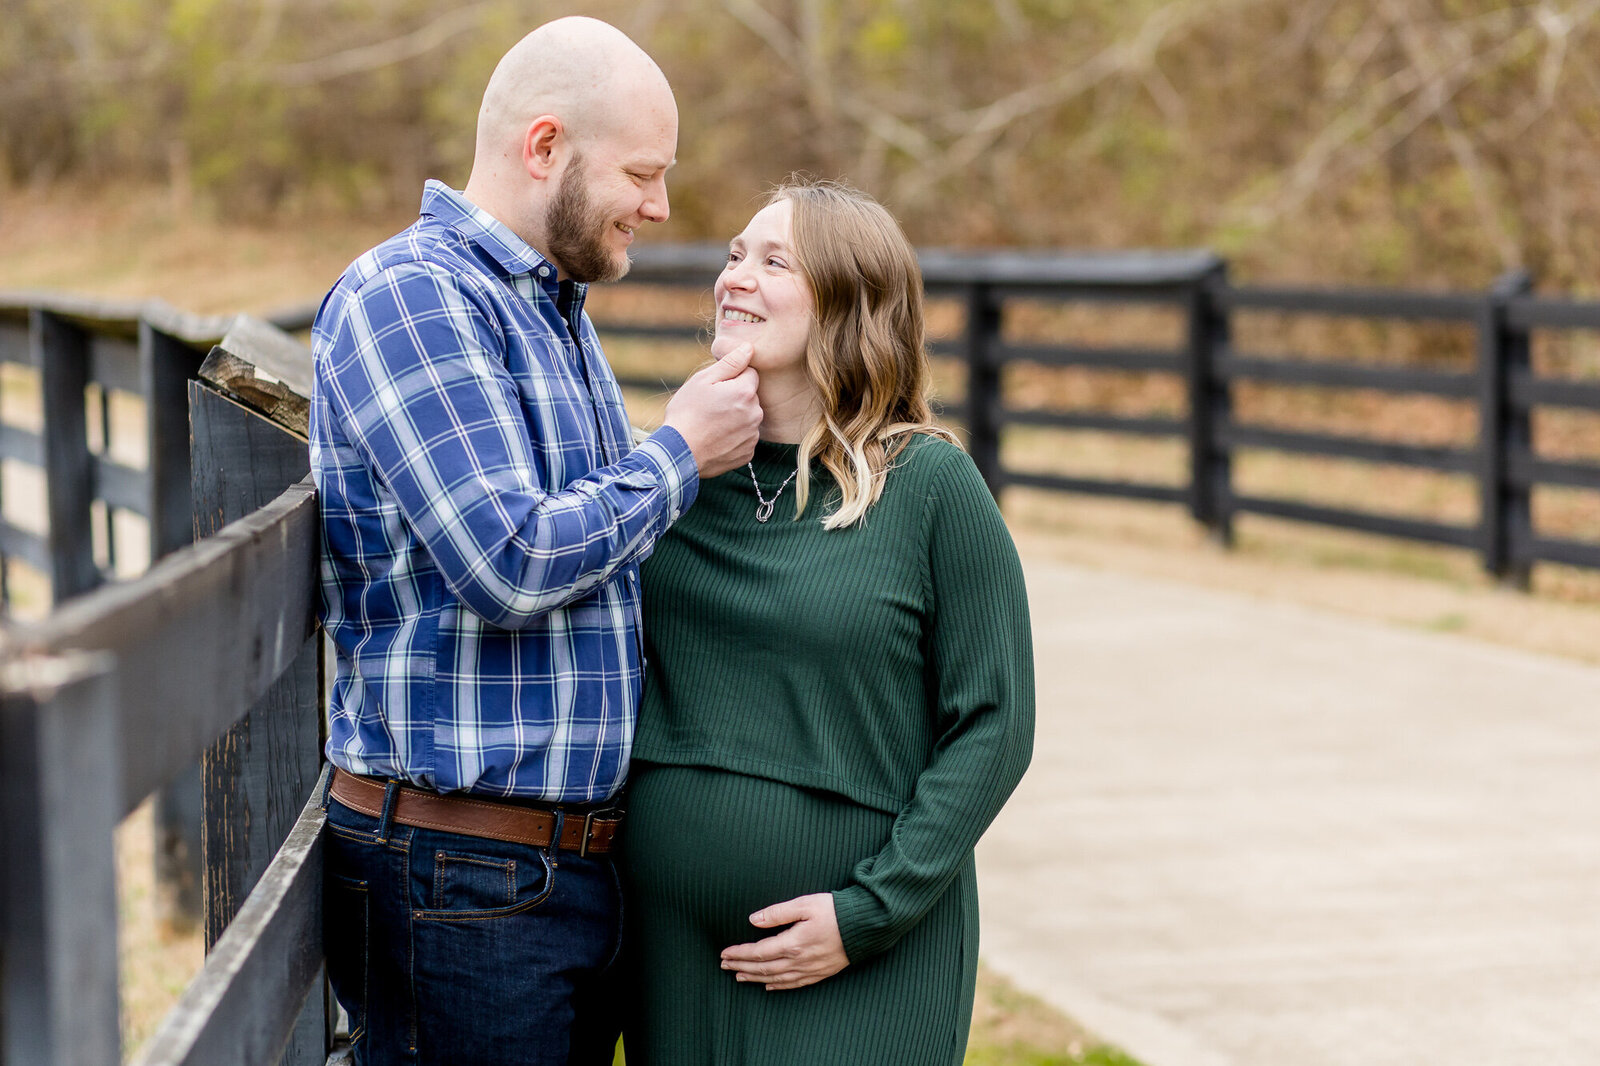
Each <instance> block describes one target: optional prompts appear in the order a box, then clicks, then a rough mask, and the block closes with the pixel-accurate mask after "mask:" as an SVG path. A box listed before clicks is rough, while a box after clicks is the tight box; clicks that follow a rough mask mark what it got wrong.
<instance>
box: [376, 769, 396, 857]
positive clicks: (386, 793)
mask: <svg viewBox="0 0 1600 1066" xmlns="http://www.w3.org/2000/svg"><path fill="white" fill-rule="evenodd" d="M399 798H400V782H399V781H398V780H396V779H395V778H392V777H391V778H389V780H388V782H387V783H385V785H384V786H383V813H382V814H380V815H378V828H377V831H376V832H377V838H378V843H380V844H387V843H389V829H390V828H391V825H392V823H393V821H394V804H395V801H396V800H397V799H399Z"/></svg>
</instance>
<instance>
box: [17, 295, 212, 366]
mask: <svg viewBox="0 0 1600 1066" xmlns="http://www.w3.org/2000/svg"><path fill="white" fill-rule="evenodd" d="M32 311H44V312H46V313H48V314H52V315H57V316H59V317H61V318H65V319H70V320H71V321H73V322H75V323H77V324H79V325H81V326H84V327H87V328H88V329H89V330H90V331H91V332H93V333H103V334H106V335H107V336H115V337H124V338H126V339H128V340H133V339H134V338H136V337H137V336H138V335H139V323H140V322H141V321H145V322H149V323H150V324H151V325H152V326H154V327H155V328H156V329H159V330H161V331H162V332H163V333H167V334H170V335H171V336H173V337H177V338H178V339H179V340H182V341H183V342H184V343H186V344H189V345H191V346H193V347H196V348H199V349H201V350H202V351H204V350H205V349H207V348H210V347H211V346H212V345H213V344H215V343H216V342H217V340H218V338H220V337H221V336H222V335H223V334H224V333H226V332H227V331H228V326H229V324H230V323H232V321H233V316H232V315H196V314H192V313H190V312H188V311H180V310H178V309H177V308H175V307H173V306H171V305H170V304H167V303H163V302H162V301H160V300H142V301H138V300H106V299H101V298H100V297H97V296H85V295H82V294H81V293H71V292H58V291H53V290H44V289H34V290H26V289H24V290H13V291H9V292H0V320H11V319H13V318H18V319H20V318H22V317H25V316H26V315H27V314H28V313H30V312H32Z"/></svg>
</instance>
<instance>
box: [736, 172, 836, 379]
mask: <svg viewBox="0 0 1600 1066" xmlns="http://www.w3.org/2000/svg"><path fill="white" fill-rule="evenodd" d="M793 216H794V208H793V205H791V204H790V203H789V201H788V200H779V201H778V202H776V203H773V204H768V205H767V206H766V207H763V208H762V209H761V210H760V211H758V212H756V216H755V217H754V218H752V219H751V220H750V224H749V225H748V226H746V227H745V228H744V232H743V233H741V234H739V235H738V236H737V237H735V238H734V239H733V241H732V242H731V243H730V244H729V246H728V265H727V266H725V267H723V269H722V274H721V275H720V276H718V278H717V285H716V298H717V335H716V338H715V339H714V340H713V341H712V342H711V354H712V355H714V356H716V357H717V358H719V359H720V358H721V357H722V356H724V355H726V354H727V353H728V352H731V351H732V350H733V349H735V348H737V347H738V346H739V345H741V344H750V345H751V346H752V347H753V348H754V349H755V354H754V355H753V356H752V357H751V359H750V365H751V366H753V367H755V368H756V370H757V371H760V372H765V373H771V372H773V371H779V370H787V369H791V368H794V367H799V366H802V365H804V362H805V353H806V339H807V338H808V337H809V336H810V335H811V319H812V309H813V306H812V299H811V290H810V288H809V287H808V286H807V285H806V281H805V278H804V277H803V276H801V274H800V271H799V270H798V269H797V268H796V266H795V261H794V248H793V245H792V244H791V243H790V222H791V219H792V218H793Z"/></svg>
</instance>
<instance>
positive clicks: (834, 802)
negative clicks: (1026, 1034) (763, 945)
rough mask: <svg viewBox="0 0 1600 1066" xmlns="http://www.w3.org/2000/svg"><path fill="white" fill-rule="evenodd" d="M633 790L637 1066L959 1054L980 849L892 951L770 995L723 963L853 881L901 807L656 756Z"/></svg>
mask: <svg viewBox="0 0 1600 1066" xmlns="http://www.w3.org/2000/svg"><path fill="white" fill-rule="evenodd" d="M631 788H632V792H631V794H630V810H629V815H628V818H629V824H628V831H627V834H626V843H625V845H624V847H625V853H624V861H623V863H622V869H623V870H624V871H625V876H626V879H627V880H626V888H627V897H626V898H627V902H626V904H625V906H624V913H625V915H626V918H625V924H626V926H627V930H628V935H627V943H628V945H629V948H628V950H629V952H630V959H629V965H628V966H627V967H626V970H627V971H628V972H629V973H630V974H632V975H633V977H634V978H635V979H636V980H637V982H638V984H637V986H636V987H635V989H634V991H633V994H632V995H630V996H628V997H627V998H628V1002H629V1010H628V1013H627V1017H626V1026H627V1028H626V1036H625V1043H626V1045H627V1059H628V1066H712V1064H721V1066H879V1064H881V1066H957V1064H959V1063H960V1062H961V1060H962V1057H963V1053H964V1052H965V1049H966V1039H967V1030H968V1028H969V1027H970V1023H971V1015H972V995H973V985H974V981H975V977H976V970H977V957H978V953H977V949H978V912H977V907H976V898H977V897H976V892H975V891H974V886H975V883H976V882H975V879H974V877H973V871H972V863H971V858H970V856H969V857H968V860H967V862H965V863H963V864H962V866H961V868H960V870H959V871H958V873H957V875H956V881H955V883H954V884H953V885H952V886H951V888H950V889H948V890H947V891H945V892H944V894H943V895H941V896H940V897H939V900H938V902H937V903H936V904H935V905H934V907H933V909H932V910H931V911H929V913H928V914H927V915H925V916H924V918H923V920H922V921H920V922H918V923H917V924H916V926H915V927H914V928H913V929H912V930H911V931H910V932H909V933H908V934H907V935H906V936H905V937H903V938H901V940H900V941H899V943H897V944H896V945H895V947H894V949H893V950H892V951H888V952H885V953H884V954H882V955H879V956H877V957H876V958H873V959H870V960H868V961H866V962H864V963H860V964H854V965H851V966H848V967H846V968H845V969H844V970H842V971H841V972H839V973H838V974H835V975H834V976H833V977H830V978H828V979H827V980H826V981H822V982H820V983H818V984H815V985H810V986H808V987H806V988H801V989H791V990H787V991H783V992H768V991H766V990H765V989H764V988H762V987H761V986H760V985H759V984H749V983H747V984H741V983H739V982H737V981H735V980H734V979H733V975H732V974H729V973H726V972H724V971H722V970H721V969H719V968H718V957H719V953H720V952H721V951H722V949H723V948H724V947H726V946H727V945H729V944H739V943H746V942H749V941H753V940H759V939H762V938H763V937H766V936H770V935H771V934H772V931H771V930H760V929H757V928H755V927H754V926H752V925H750V924H749V921H748V918H749V915H751V914H753V913H754V912H755V911H757V910H758V909H760V908H761V907H763V906H765V905H766V904H768V903H775V902H777V901H779V900H784V899H792V898H793V897H795V896H799V895H803V894H805V893H807V892H812V891H816V885H817V884H819V883H824V884H826V883H834V882H842V881H844V880H847V879H848V878H849V877H850V876H851V871H852V869H853V868H854V866H855V865H856V863H857V861H858V860H859V859H860V856H862V855H864V854H870V853H873V852H876V851H878V850H879V849H880V848H882V847H883V845H884V843H885V842H886V841H887V840H888V837H889V832H890V830H891V829H892V827H893V824H894V818H893V817H892V816H891V815H888V814H884V813H883V812H881V811H876V810H873V809H871V808H869V807H863V806H861V805H859V804H856V803H852V802H850V801H849V800H846V799H843V798H842V797H840V796H837V795H831V794H828V793H823V792H814V791H810V790H807V789H800V788H795V787H793V786H790V785H785V784H780V783H778V782H776V781H771V780H768V779H765V778H759V777H750V776H747V775H744V774H732V773H727V772H725V771H721V770H709V769H701V768H696V767H678V766H651V765H645V766H643V767H642V768H641V772H640V773H639V774H638V775H636V776H635V778H634V780H633V783H632V786H631Z"/></svg>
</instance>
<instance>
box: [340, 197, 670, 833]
mask: <svg viewBox="0 0 1600 1066" xmlns="http://www.w3.org/2000/svg"><path fill="white" fill-rule="evenodd" d="M586 291H587V290H586V287H585V286H583V285H580V284H575V283H573V282H570V281H560V280H558V278H557V274H556V268H555V265H554V264H552V263H550V262H549V261H547V260H546V259H545V258H544V257H543V256H541V255H540V254H539V253H538V252H536V251H534V250H533V249H532V248H530V247H529V246H528V245H527V244H526V243H525V242H524V241H523V240H522V239H521V238H519V237H518V236H517V235H516V234H514V233H512V232H511V230H510V229H509V228H507V227H506V226H505V225H503V224H501V223H500V222H498V221H496V220H495V219H494V218H493V217H491V216H490V215H489V214H487V213H486V212H484V211H482V210H480V209H479V208H477V207H476V206H474V205H473V204H471V203H469V202H468V201H467V200H466V199H465V198H463V197H462V196H461V195H460V194H458V193H456V192H454V191H453V190H451V189H449V188H447V187H446V186H444V185H442V184H440V183H438V182H431V181H430V182H429V183H428V185H427V189H426V191H425V192H424V193H423V198H422V217H421V218H420V219H418V220H417V222H416V223H415V224H414V225H413V226H411V228H409V229H407V230H406V231H405V232H403V233H400V234H398V235H397V236H395V237H392V238H390V239H389V240H388V241H385V242H384V243H383V244H380V245H379V246H378V247H376V248H374V249H373V250H372V251H370V252H368V253H367V254H366V255H364V256H362V257H361V258H360V259H358V260H356V261H355V262H354V263H353V264H351V266H350V268H349V269H348V270H346V271H345V273H344V276H343V277H341V278H340V279H339V282H338V284H336V285H335V286H334V288H333V291H331V292H330V293H329V294H328V297H327V299H326V300H324V301H323V304H322V309H321V311H320V312H319V313H318V314H317V321H316V325H315V326H314V327H313V330H312V348H313V352H314V357H315V368H316V380H315V385H314V386H313V389H312V402H311V469H312V471H313V473H314V474H315V477H316V482H317V488H318V490H319V492H320V501H321V509H322V547H323V554H322V599H323V618H324V622H325V624H326V627H327V630H328V633H329V634H330V635H331V636H332V638H333V642H334V644H335V646H336V647H337V649H338V675H337V679H336V680H335V682H334V686H333V698H332V703H331V707H330V726H329V736H328V749H327V750H328V758H329V759H331V760H332V761H333V762H334V763H335V764H336V765H338V766H341V767H343V768H345V769H346V770H349V771H351V772H352V773H358V774H373V775H380V776H386V775H393V776H397V777H401V778H405V779H407V780H409V781H411V782H413V783H415V784H417V785H421V786H425V787H429V788H433V789H436V790H438V791H440V792H448V791H452V790H456V789H467V790H471V791H474V792H479V793H487V794H491V795H516V796H524V797H532V798H539V799H544V800H548V801H566V802H582V801H591V800H601V799H605V798H606V797H608V796H610V795H611V794H612V793H614V792H615V791H616V790H617V789H618V788H619V787H620V786H621V785H622V782H623V779H624V777H625V776H626V775H627V771H628V753H629V748H630V746H631V745H632V742H633V734H634V722H635V715H636V711H637V708H638V698H639V682H640V671H641V654H640V638H639V565H638V564H639V562H640V560H642V559H643V558H644V557H645V556H646V555H647V554H648V553H649V551H650V549H651V548H652V546H653V545H654V544H655V541H656V538H658V537H659V536H660V535H661V534H662V533H663V532H664V531H665V530H666V528H667V526H668V525H669V524H670V523H671V522H672V521H673V520H675V519H676V518H677V517H678V515H679V514H680V513H681V512H682V511H683V510H684V509H685V508H687V507H688V506H689V505H690V504H691V503H692V502H693V500H694V497H695V493H696V492H697V491H698V488H699V480H698V476H697V474H696V469H695V463H694V457H693V455H692V454H691V453H690V451H689V447H688V445H687V444H686V443H685V442H684V439H683V437H682V436H680V435H679V434H678V433H677V431H675V430H672V429H668V428H662V429H660V430H657V431H656V432H655V433H653V434H651V435H650V437H649V438H647V439H646V440H644V441H643V442H642V443H640V444H639V445H638V446H636V447H635V446H633V442H632V439H631V437H630V430H629V424H628V418H627V414H626V412H625V411H624V409H623V405H622V394H621V392H620V391H618V388H617V383H616V378H615V377H614V376H613V375H612V373H611V368H610V367H609V366H608V365H607V364H606V361H605V358H604V356H603V355H602V354H601V351H600V344H599V341H598V339H597V338H596V337H595V334H594V328H593V327H592V326H591V325H590V324H589V319H588V316H587V315H585V314H584V312H583V300H584V296H585V293H586ZM574 337H576V340H574Z"/></svg>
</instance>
